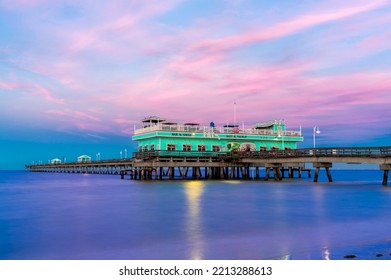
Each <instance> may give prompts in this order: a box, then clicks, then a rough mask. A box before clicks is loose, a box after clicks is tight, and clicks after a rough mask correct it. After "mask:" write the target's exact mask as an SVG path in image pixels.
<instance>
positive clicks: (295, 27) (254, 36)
mask: <svg viewBox="0 0 391 280" xmlns="http://www.w3.org/2000/svg"><path fill="white" fill-rule="evenodd" d="M387 3H389V1H387V0H379V1H372V3H369V4H368V3H367V4H361V5H357V6H354V7H348V8H340V9H336V10H329V11H327V12H318V13H315V14H310V15H304V16H299V17H297V18H294V19H292V20H289V21H285V22H280V23H277V24H275V25H273V26H271V27H267V28H263V29H261V30H257V31H252V32H248V33H245V34H240V35H236V36H230V37H226V38H220V39H209V40H205V41H202V42H199V43H196V44H194V45H193V46H192V48H193V49H194V50H199V51H202V52H221V51H227V50H230V49H233V48H237V47H240V46H242V45H246V44H253V43H257V42H263V41H267V40H274V39H277V38H281V37H284V36H288V35H291V34H294V33H297V32H299V31H302V30H304V29H307V28H311V27H314V26H317V25H320V24H324V23H327V22H333V21H337V20H341V19H344V18H347V17H351V16H353V15H357V14H360V13H363V12H367V11H370V10H373V9H377V8H380V7H382V6H384V5H385V4H387Z"/></svg>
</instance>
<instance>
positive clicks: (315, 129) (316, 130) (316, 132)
mask: <svg viewBox="0 0 391 280" xmlns="http://www.w3.org/2000/svg"><path fill="white" fill-rule="evenodd" d="M319 133H320V130H319V126H314V133H313V138H314V149H315V146H316V145H315V144H316V142H315V139H316V134H319Z"/></svg>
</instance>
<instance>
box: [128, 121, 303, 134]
mask: <svg viewBox="0 0 391 280" xmlns="http://www.w3.org/2000/svg"><path fill="white" fill-rule="evenodd" d="M237 129H238V130H237V131H234V128H232V127H208V126H201V127H200V126H186V125H180V124H178V125H165V124H161V123H159V124H156V125H151V126H147V127H143V128H139V129H136V130H135V132H134V134H135V135H139V134H144V133H148V132H155V131H172V132H185V133H186V132H187V133H204V134H207V133H214V134H246V135H279V134H282V135H283V136H301V131H288V130H285V131H282V132H281V131H278V130H272V129H256V128H245V129H240V128H237Z"/></svg>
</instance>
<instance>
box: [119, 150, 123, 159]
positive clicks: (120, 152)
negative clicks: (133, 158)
mask: <svg viewBox="0 0 391 280" xmlns="http://www.w3.org/2000/svg"><path fill="white" fill-rule="evenodd" d="M119 154H120V156H121V159H122V151H119Z"/></svg>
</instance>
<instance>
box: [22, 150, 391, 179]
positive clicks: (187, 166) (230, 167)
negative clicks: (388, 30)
mask: <svg viewBox="0 0 391 280" xmlns="http://www.w3.org/2000/svg"><path fill="white" fill-rule="evenodd" d="M306 163H307V164H308V163H312V165H313V167H314V168H315V175H314V181H315V182H317V181H318V178H319V173H320V170H321V169H322V168H323V169H325V171H326V174H327V177H328V180H329V181H330V182H331V181H332V176H331V172H330V168H331V167H332V165H333V163H354V164H360V163H371V164H378V165H379V169H380V170H384V175H383V185H387V184H388V174H389V170H390V169H391V147H390V146H387V147H364V148H363V147H353V148H317V149H295V150H281V151H279V150H274V151H248V152H236V153H232V152H231V153H227V152H197V151H148V152H135V153H133V157H132V158H131V159H121V160H119V159H114V160H109V161H92V162H87V163H65V164H41V165H26V169H29V170H31V171H39V172H68V173H70V172H78V173H109V174H121V177H122V178H124V176H125V174H129V176H130V178H131V179H152V178H157V179H164V178H168V179H173V178H174V176H177V175H178V174H179V177H181V178H187V177H188V175H189V174H188V173H189V171H191V176H192V177H193V178H201V177H202V178H216V179H237V178H241V179H250V178H252V179H257V178H260V175H259V170H260V168H264V169H265V179H266V180H268V179H269V178H270V174H271V172H272V173H273V177H274V179H276V180H281V179H282V178H283V177H284V172H285V171H288V176H289V177H293V173H294V172H298V173H299V177H300V176H301V172H302V171H303V170H304V167H305V164H306ZM307 171H308V170H307Z"/></svg>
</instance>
